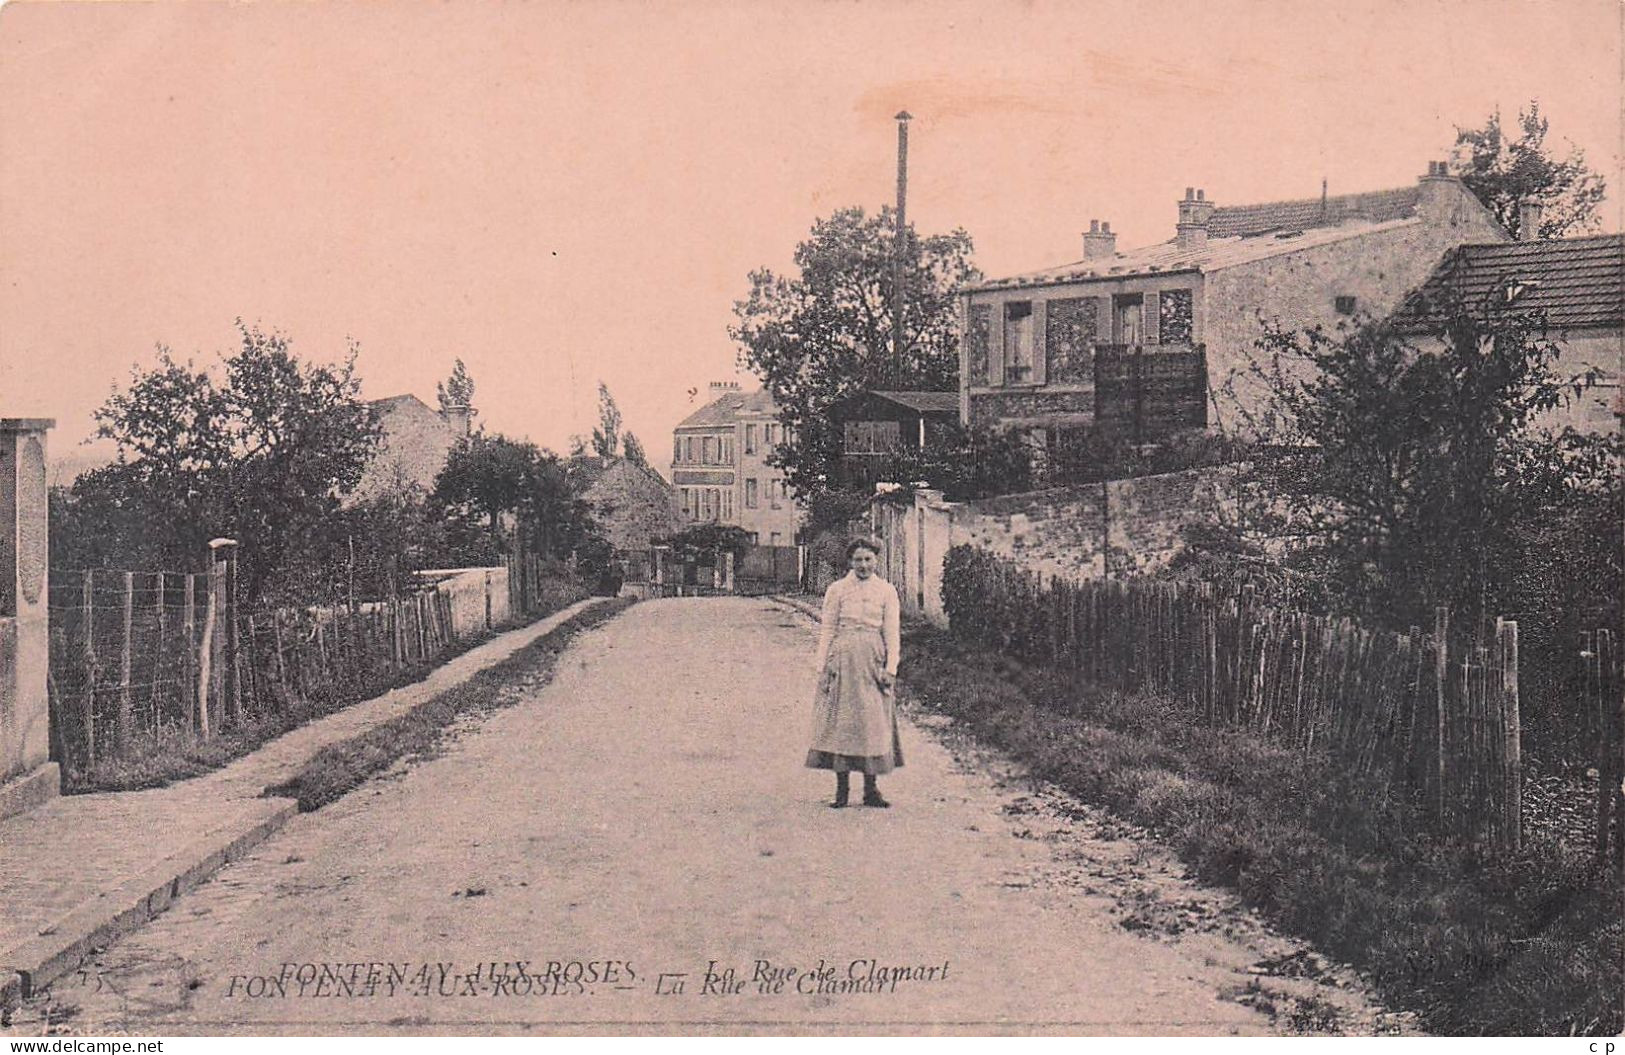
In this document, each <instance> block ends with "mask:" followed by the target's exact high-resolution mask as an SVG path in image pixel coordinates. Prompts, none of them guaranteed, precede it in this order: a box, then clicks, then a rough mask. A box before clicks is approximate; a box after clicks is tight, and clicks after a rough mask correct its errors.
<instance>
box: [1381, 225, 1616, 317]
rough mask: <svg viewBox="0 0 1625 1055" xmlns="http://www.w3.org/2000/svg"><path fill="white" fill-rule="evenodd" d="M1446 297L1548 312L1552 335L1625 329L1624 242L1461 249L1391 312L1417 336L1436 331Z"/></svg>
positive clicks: (1600, 238) (1608, 239)
mask: <svg viewBox="0 0 1625 1055" xmlns="http://www.w3.org/2000/svg"><path fill="white" fill-rule="evenodd" d="M1448 294H1453V295H1455V296H1457V297H1460V298H1461V299H1462V300H1463V301H1465V302H1466V303H1467V304H1468V305H1479V304H1484V303H1498V304H1502V305H1505V306H1507V307H1509V308H1513V309H1516V310H1518V311H1523V312H1531V313H1533V312H1544V313H1545V315H1546V324H1547V325H1548V326H1550V327H1552V328H1554V329H1570V328H1576V327H1608V326H1613V327H1619V326H1621V325H1625V235H1619V234H1605V235H1595V236H1592V237H1589V238H1551V239H1535V240H1532V241H1528V242H1500V243H1494V244H1490V245H1464V246H1462V247H1460V248H1459V249H1456V250H1455V251H1453V252H1452V253H1451V254H1450V255H1449V256H1447V257H1445V259H1444V262H1443V263H1441V264H1440V265H1439V266H1438V267H1437V268H1435V269H1434V271H1433V274H1432V275H1430V276H1428V280H1427V281H1426V282H1425V283H1423V284H1422V287H1421V288H1420V289H1419V290H1417V291H1416V293H1414V294H1412V295H1411V297H1410V298H1409V299H1408V300H1407V301H1406V302H1405V304H1404V305H1403V306H1402V307H1401V308H1400V309H1399V311H1397V312H1395V313H1394V316H1393V322H1394V324H1395V325H1396V326H1398V327H1399V328H1400V329H1401V330H1402V331H1405V332H1412V333H1414V332H1419V331H1423V330H1428V329H1432V328H1433V327H1434V326H1435V325H1437V321H1438V320H1437V305H1438V304H1439V303H1440V301H1441V299H1442V297H1443V296H1444V295H1448ZM1509 294H1510V298H1509Z"/></svg>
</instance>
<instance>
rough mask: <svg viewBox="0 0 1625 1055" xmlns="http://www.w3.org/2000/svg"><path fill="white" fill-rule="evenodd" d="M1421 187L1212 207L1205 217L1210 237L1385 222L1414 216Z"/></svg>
mask: <svg viewBox="0 0 1625 1055" xmlns="http://www.w3.org/2000/svg"><path fill="white" fill-rule="evenodd" d="M1421 195H1422V189H1421V188H1420V187H1418V186H1416V185H1415V184H1412V185H1411V186H1409V187H1396V188H1394V189H1393V190H1378V191H1367V192H1366V193H1364V194H1337V195H1333V196H1332V197H1329V198H1325V199H1321V198H1300V199H1298V200H1296V201H1271V202H1263V203H1262V204H1259V205H1225V206H1220V207H1219V208H1216V209H1214V210H1213V215H1212V216H1211V217H1210V218H1209V219H1208V223H1207V233H1208V237H1209V238H1230V237H1239V236H1245V235H1255V234H1263V233H1264V232H1266V231H1305V230H1308V229H1309V228H1311V227H1336V226H1338V225H1339V224H1343V223H1346V222H1348V221H1349V220H1364V221H1365V222H1367V223H1384V222H1386V221H1388V220H1403V219H1405V218H1406V217H1409V216H1414V215H1416V203H1417V202H1418V201H1419V200H1421Z"/></svg>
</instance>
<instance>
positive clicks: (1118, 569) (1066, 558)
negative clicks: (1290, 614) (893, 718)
mask: <svg viewBox="0 0 1625 1055" xmlns="http://www.w3.org/2000/svg"><path fill="white" fill-rule="evenodd" d="M1235 472H1236V471H1235V470H1234V469H1233V468H1230V467H1223V466H1221V467H1216V468H1208V469H1188V470H1185V471H1183V472H1177V473H1165V474H1163V475H1160V476H1144V477H1139V478H1136V479H1131V480H1111V481H1108V482H1106V483H1100V484H1087V485H1083V486H1079V487H1063V488H1054V489H1051V490H1046V491H1031V492H1027V493H1025V494H1016V495H1002V496H1000V497H998V498H985V499H978V500H977V501H974V502H962V503H961V502H945V501H943V500H942V496H941V493H940V492H935V491H920V492H918V493H916V494H915V495H914V496H913V500H912V502H908V501H888V502H876V503H875V504H874V506H873V507H871V508H872V518H873V519H872V528H873V530H874V532H875V534H876V536H877V537H878V538H879V539H880V540H881V543H882V545H883V548H884V552H883V553H882V557H881V574H882V575H884V576H885V578H886V579H887V581H888V582H890V583H892V585H894V586H896V587H897V593H898V596H899V597H901V598H902V602H903V610H904V611H906V612H910V613H913V614H916V615H924V616H925V617H926V618H928V619H930V620H932V621H933V622H936V623H938V624H942V623H944V622H946V615H945V614H944V612H943V610H942V592H941V591H942V562H943V558H944V557H946V556H947V553H948V550H949V549H950V548H951V547H953V546H957V545H962V544H968V545H972V546H977V547H979V548H981V549H985V550H988V551H989V552H992V553H996V554H998V555H999V556H1001V557H1006V558H1009V559H1010V560H1013V561H1015V562H1016V563H1018V564H1020V565H1022V566H1023V567H1025V568H1028V569H1030V570H1032V571H1036V572H1039V573H1040V574H1042V575H1044V576H1045V577H1050V576H1057V575H1058V576H1061V577H1063V578H1068V579H1098V578H1101V577H1104V576H1106V575H1108V574H1109V575H1111V576H1114V577H1116V576H1124V575H1135V574H1144V573H1148V572H1152V571H1155V570H1157V569H1158V568H1161V567H1163V566H1164V565H1166V564H1167V563H1168V562H1169V561H1170V560H1172V559H1173V557H1174V556H1175V555H1176V554H1177V553H1178V552H1179V550H1180V548H1181V546H1182V544H1183V542H1182V536H1181V532H1182V530H1183V528H1184V527H1185V526H1186V525H1188V524H1195V523H1211V522H1213V521H1215V520H1217V519H1219V518H1220V517H1222V516H1224V515H1226V514H1227V513H1229V512H1232V511H1233V507H1234V497H1233V494H1232V491H1233V487H1232V483H1233V481H1234V479H1235Z"/></svg>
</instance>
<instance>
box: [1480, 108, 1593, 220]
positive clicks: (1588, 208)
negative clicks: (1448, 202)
mask: <svg viewBox="0 0 1625 1055" xmlns="http://www.w3.org/2000/svg"><path fill="white" fill-rule="evenodd" d="M1546 132H1547V121H1546V118H1545V117H1543V116H1541V113H1540V103H1539V102H1537V101H1535V100H1531V101H1530V103H1529V107H1528V109H1525V110H1521V111H1519V113H1518V123H1517V129H1516V136H1515V137H1513V136H1511V135H1509V131H1508V130H1507V129H1505V128H1503V127H1502V122H1501V111H1500V110H1496V111H1495V112H1494V113H1492V114H1490V116H1489V118H1488V120H1486V121H1485V122H1484V127H1482V128H1457V129H1456V146H1455V158H1454V161H1453V164H1454V166H1455V169H1456V172H1457V174H1458V175H1460V176H1461V180H1462V182H1463V183H1465V184H1467V186H1468V188H1469V189H1471V190H1472V192H1473V193H1474V194H1476V195H1477V196H1478V200H1479V201H1481V202H1483V203H1484V206H1485V207H1486V208H1488V209H1489V210H1490V212H1492V213H1494V214H1495V218H1496V220H1498V221H1499V222H1500V224H1501V226H1502V227H1505V228H1506V229H1507V230H1508V231H1510V232H1511V233H1512V235H1513V236H1514V237H1517V238H1522V237H1524V234H1523V232H1521V231H1520V230H1519V229H1518V228H1519V215H1518V207H1519V205H1520V204H1521V203H1523V202H1525V201H1529V200H1538V201H1539V202H1541V204H1542V205H1543V206H1544V208H1543V211H1542V215H1541V221H1540V232H1539V236H1540V237H1541V238H1561V237H1563V236H1564V235H1567V234H1571V233H1573V234H1584V233H1586V232H1588V231H1595V230H1597V228H1598V218H1597V208H1598V206H1599V205H1601V204H1602V199H1603V195H1604V193H1605V192H1606V189H1607V187H1606V184H1605V183H1604V182H1603V178H1602V177H1601V176H1599V175H1598V174H1597V173H1596V172H1593V171H1592V170H1591V169H1590V168H1589V167H1587V165H1586V163H1585V152H1584V151H1582V150H1581V149H1580V148H1579V147H1576V146H1575V145H1574V144H1573V143H1570V144H1569V153H1568V157H1566V158H1563V159H1561V160H1559V159H1558V158H1557V157H1556V156H1555V155H1554V154H1553V153H1552V152H1551V151H1550V150H1549V149H1548V147H1547V146H1546Z"/></svg>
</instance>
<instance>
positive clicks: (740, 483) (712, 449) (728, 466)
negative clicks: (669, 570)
mask: <svg viewBox="0 0 1625 1055" xmlns="http://www.w3.org/2000/svg"><path fill="white" fill-rule="evenodd" d="M709 395H710V400H709V401H708V402H707V403H706V404H705V406H703V407H701V408H700V409H698V410H696V411H695V412H694V413H692V414H690V415H689V416H688V417H686V418H684V419H683V420H682V421H681V422H680V423H678V425H677V427H676V428H675V429H674V430H672V463H671V464H672V470H671V473H672V483H673V484H674V485H675V486H676V488H677V493H678V499H677V501H678V511H679V514H680V516H681V518H682V520H683V521H684V522H685V523H687V524H690V525H693V524H702V523H717V524H729V525H733V526H735V527H739V528H743V529H744V530H745V531H748V532H750V533H751V534H752V535H754V536H756V541H757V542H758V543H759V544H761V545H764V546H765V545H775V546H789V545H792V544H794V542H795V540H796V532H797V530H799V528H800V526H801V512H800V510H799V509H798V508H797V506H796V503H795V502H794V500H793V499H792V498H791V497H790V491H789V488H788V487H787V486H786V485H785V481H784V472H783V470H780V469H777V468H775V467H773V466H772V465H769V464H768V461H767V458H768V455H769V454H770V453H771V452H772V451H773V450H774V449H775V448H776V447H777V446H778V445H779V444H780V443H782V442H783V441H784V427H783V426H782V425H780V424H779V421H778V407H777V406H776V405H775V404H774V402H773V398H772V397H771V396H769V395H768V394H767V393H766V392H764V391H760V390H758V391H755V392H748V393H747V392H741V391H740V389H739V384H738V382H734V381H715V382H712V384H711V387H710V393H709Z"/></svg>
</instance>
